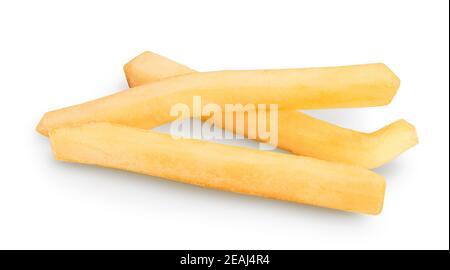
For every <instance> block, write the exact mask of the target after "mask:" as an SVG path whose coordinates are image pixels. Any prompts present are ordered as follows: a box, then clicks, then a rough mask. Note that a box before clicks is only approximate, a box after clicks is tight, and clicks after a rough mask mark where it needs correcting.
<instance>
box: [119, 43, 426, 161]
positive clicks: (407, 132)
mask: <svg viewBox="0 0 450 270" xmlns="http://www.w3.org/2000/svg"><path fill="white" fill-rule="evenodd" d="M124 71H125V74H126V78H127V80H128V82H129V86H130V87H134V86H139V85H142V84H145V83H151V82H154V81H158V80H162V79H166V78H169V77H172V76H178V75H183V74H188V73H193V72H196V71H195V70H193V69H189V68H188V67H186V66H184V65H181V64H178V63H177V62H175V61H172V60H170V59H168V58H166V57H163V56H160V55H158V54H155V53H152V52H144V53H142V54H140V55H139V56H137V57H135V58H134V59H133V60H131V61H130V62H128V63H127V64H126V65H125V66H124ZM236 114H238V112H236ZM222 119H225V117H222ZM267 120H269V118H268V117H267ZM245 123H246V122H245ZM216 124H218V123H216ZM269 125H270V123H269V122H268V123H267V124H266V126H269ZM221 127H225V128H226V129H228V130H232V131H234V132H237V130H236V126H226V124H225V121H223V123H221ZM247 133H248V128H247V127H245V128H244V135H248V134H247ZM256 135H257V136H256V139H257V140H259V141H266V140H265V139H264V138H261V137H260V136H258V134H256ZM417 141H418V140H417V135H416V131H415V128H414V126H413V125H411V124H409V123H408V122H406V121H405V120H399V121H396V122H394V123H392V124H390V125H388V126H386V127H384V128H382V129H380V130H378V131H376V132H373V133H362V132H357V131H353V130H350V129H345V128H341V127H339V126H336V125H332V124H329V123H327V122H325V121H321V120H319V119H315V118H313V117H311V116H308V115H306V114H304V113H301V112H296V111H280V112H279V116H278V147H279V148H282V149H285V150H289V151H291V152H292V153H294V154H298V155H304V156H311V157H315V158H319V159H324V160H330V161H337V162H345V163H350V164H356V165H360V166H363V167H366V168H376V167H378V166H381V165H383V164H385V163H387V162H389V161H391V160H392V159H394V158H395V157H396V156H398V155H399V154H401V153H402V152H404V151H406V150H407V149H409V148H411V147H412V146H414V145H416V144H417Z"/></svg>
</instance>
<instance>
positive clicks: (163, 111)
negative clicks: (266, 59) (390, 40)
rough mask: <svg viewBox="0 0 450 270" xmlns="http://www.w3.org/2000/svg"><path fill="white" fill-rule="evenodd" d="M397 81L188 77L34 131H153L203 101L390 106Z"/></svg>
mask: <svg viewBox="0 0 450 270" xmlns="http://www.w3.org/2000/svg"><path fill="white" fill-rule="evenodd" d="M399 84H400V81H399V79H398V78H397V77H396V76H395V74H394V73H392V72H391V71H390V70H389V68H387V67H386V66H385V65H384V64H368V65H357V66H344V67H328V68H304V69H285V70H247V71H216V72H205V73H190V74H185V75H180V76H176V77H171V78H168V79H165V80H160V81H157V82H154V83H150V84H145V85H142V86H138V87H135V88H132V89H130V90H128V91H122V92H119V93H116V94H114V95H111V96H107V97H103V98H100V99H97V100H94V101H90V102H87V103H83V104H80V105H76V106H72V107H68V108H64V109H60V110H56V111H52V112H49V113H46V114H45V115H44V117H43V118H42V119H41V121H40V123H39V124H38V126H37V130H38V131H39V132H40V133H42V134H44V135H47V134H48V132H49V130H51V129H53V128H58V127H63V126H68V125H69V126H70V125H74V124H81V123H88V122H111V123H117V124H124V125H129V126H134V127H139V128H152V127H155V126H158V125H161V124H164V123H168V122H170V121H172V120H174V118H173V117H171V116H170V109H171V107H172V106H173V105H175V104H177V103H183V104H192V98H193V96H201V97H202V100H203V101H204V102H205V103H215V104H218V105H220V106H224V105H225V104H278V106H279V108H280V109H297V108H304V109H308V108H309V109H313V108H339V107H340V108H343V107H367V106H378V105H385V104H387V103H389V102H390V101H391V99H392V97H393V96H394V95H395V93H396V91H397V89H398V87H399Z"/></svg>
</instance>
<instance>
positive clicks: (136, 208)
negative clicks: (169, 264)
mask: <svg viewBox="0 0 450 270" xmlns="http://www.w3.org/2000/svg"><path fill="white" fill-rule="evenodd" d="M448 20H449V13H448V1H440V0H439V1H380V0H378V1H289V2H288V1H271V2H269V1H229V0H228V1H222V2H218V1H160V2H156V1H129V0H127V1H71V2H70V3H69V2H68V1H44V0H43V1H2V2H0V28H1V31H0V48H1V49H0V86H1V89H2V90H1V128H2V130H1V133H0V136H1V138H0V143H1V150H2V155H1V156H0V162H1V172H0V173H1V175H0V248H94V249H97V248H102V249H103V248H106V249H113V248H125V249H134V248H137V249H141V248H145V249H154V248H158V249H207V248H221V249H329V248H337V249H345V248H352V249H363V248H373V249H378V248H393V249H397V248H406V249H413V248H426V249H428V248H445V249H448V248H449V167H448V162H449V152H448V149H449V148H448V147H449V145H448V144H449V123H448V121H449V119H448V116H449V115H448V113H449V101H448V98H449V76H448V74H449V62H448V59H449V36H448V30H449V29H448ZM144 50H151V51H154V52H156V53H159V54H162V55H164V56H167V57H169V58H171V59H174V60H176V61H178V62H180V63H183V64H186V65H188V66H190V67H192V68H194V69H196V70H200V71H209V70H221V69H261V68H290V67H311V66H333V65H346V64H359V63H371V62H384V63H385V64H387V65H388V66H389V67H390V68H391V69H392V70H393V71H394V72H395V73H396V74H397V75H398V76H399V77H400V78H401V80H402V85H401V87H400V90H399V92H398V94H397V96H396V97H395V99H394V101H393V102H392V103H391V104H390V105H389V106H386V107H379V108H370V109H351V110H322V111H311V112H308V113H310V114H312V115H314V116H317V117H319V118H321V119H325V120H328V121H331V122H333V123H337V124H340V125H342V126H344V127H349V128H354V129H358V130H362V131H371V130H375V129H377V128H379V127H381V126H383V125H384V124H387V123H388V122H391V121H394V120H397V119H400V118H405V119H406V120H408V121H410V122H412V123H413V124H415V125H416V128H417V130H418V134H419V140H420V143H419V145H418V146H416V147H415V148H413V149H411V150H410V151H408V152H407V153H405V154H403V155H402V156H401V157H399V158H398V159H396V160H395V161H394V162H392V163H390V164H388V165H386V166H384V167H382V168H379V169H377V170H376V171H377V172H378V173H380V174H382V175H384V176H385V177H386V178H387V181H388V186H387V193H386V200H385V206H384V210H383V212H382V214H381V215H379V216H365V215H357V214H349V213H342V212H338V211H333V210H326V209H320V208H315V207H309V206H302V205H297V204H292V203H286V202H280V201H273V200H266V199H261V198H256V197H249V196H243V195H237V194H232V193H226V192H221V191H215V190H208V189H202V188H199V187H194V186H189V185H185V184H179V183H175V182H170V181H166V180H161V179H156V178H152V177H147V176H142V175H138V174H133V173H127V172H122V171H118V170H110V169H103V168H97V167H90V166H82V165H76V164H69V163H62V162H57V161H55V160H54V159H53V157H52V154H51V150H50V147H49V143H48V141H47V139H46V138H45V137H43V136H41V135H39V134H38V133H37V132H35V131H34V128H35V125H36V124H37V123H38V121H39V119H40V117H41V116H42V114H43V113H44V112H45V111H47V110H51V109H56V108H59V107H63V106H67V105H72V104H75V103H79V102H83V101H87V100H90V99H93V98H96V97H99V96H102V95H106V94H111V93H113V92H115V91H118V90H120V89H122V88H125V87H126V82H125V79H124V76H123V72H122V66H123V64H124V63H125V62H127V61H128V60H129V59H130V58H132V57H134V56H135V55H137V54H139V53H141V52H142V51H144ZM159 130H167V127H166V128H160V129H159ZM249 144H251V143H249Z"/></svg>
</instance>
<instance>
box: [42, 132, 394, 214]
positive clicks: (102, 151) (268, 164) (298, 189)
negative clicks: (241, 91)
mask: <svg viewBox="0 0 450 270" xmlns="http://www.w3.org/2000/svg"><path fill="white" fill-rule="evenodd" d="M50 141H51V145H52V149H53V153H54V156H55V158H56V159H58V160H64V161H69V162H77V163H84V164H93V165H99V166H104V167H111V168H117V169H123V170H128V171H132V172H138V173H143V174H147V175H152V176H157V177H163V178H167V179H172V180H176V181H180V182H184V183H189V184H194V185H199V186H203V187H209V188H216V189H221V190H225V191H232V192H238V193H243V194H248V195H256V196H262V197H268V198H274V199H280V200H286V201H292V202H297V203H304V204H310V205H316V206H321V207H327V208H334V209H339V210H344V211H352V212H359V213H366V214H378V213H380V211H381V210H382V206H383V199H384V191H385V180H384V178H383V177H382V176H379V175H377V174H375V173H374V172H371V171H369V170H367V169H364V168H362V167H358V166H353V165H347V164H341V163H333V162H328V161H322V160H317V159H313V158H308V157H300V156H294V155H288V154H280V153H272V152H265V151H258V150H253V149H246V148H240V147H234V146H227V145H221V144H216V143H211V142H207V141H201V140H191V139H173V138H172V137H171V136H170V135H166V134H160V133H156V132H152V131H146V130H142V129H137V128H131V127H124V126H120V125H115V124H109V123H91V124H84V125H81V126H74V127H65V128H59V129H54V130H52V131H50Z"/></svg>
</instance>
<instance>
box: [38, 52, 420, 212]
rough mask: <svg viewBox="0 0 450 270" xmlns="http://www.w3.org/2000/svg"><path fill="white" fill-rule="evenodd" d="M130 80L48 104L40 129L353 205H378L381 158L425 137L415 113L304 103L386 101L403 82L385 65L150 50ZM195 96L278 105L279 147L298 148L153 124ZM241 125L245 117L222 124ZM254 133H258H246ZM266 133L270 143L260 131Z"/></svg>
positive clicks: (190, 169)
mask: <svg viewBox="0 0 450 270" xmlns="http://www.w3.org/2000/svg"><path fill="white" fill-rule="evenodd" d="M124 70H125V75H126V78H127V81H128V84H129V87H130V88H129V89H127V90H124V91H121V92H118V93H116V94H113V95H110V96H106V97H102V98H99V99H96V100H93V101H89V102H86V103H83V104H79V105H75V106H71V107H67V108H63V109H59V110H55V111H50V112H47V113H46V114H45V115H44V116H43V117H42V119H41V121H40V123H39V124H38V126H37V130H38V131H39V132H40V133H41V134H43V135H45V136H48V137H49V138H50V141H51V146H52V149H53V153H54V156H55V158H56V159H58V160H64V161H69V162H77V163H84V164H94V165H99V166H104V167H111V168H118V169H123V170H128V171H133V172H138V173H143V174H148V175H152V176H157V177H163V178H167V179H172V180H176V181H180V182H185V183H189V184H194V185H199V186H204V187H210V188H216V189H221V190H226V191H232V192H238V193H243V194H248V195H256V196H262V197H267V198H274V199H280V200H286V201H291V202H297V203H304V204H310V205H315V206H320V207H327V208H333V209H338V210H344V211H351V212H358V213H366V214H378V213H380V212H381V210H382V208H383V200H384V193H385V186H386V182H385V179H384V178H383V177H382V176H380V175H378V174H376V173H374V172H372V171H371V170H370V169H372V168H376V167H379V166H381V165H383V164H386V163H387V162H389V161H391V160H392V159H394V158H395V157H397V156H398V155H399V154H401V153H402V152H404V151H406V150H407V149H409V148H410V147H412V146H414V145H415V144H417V142H418V139H417V135H416V131H415V128H414V126H413V125H411V124H409V123H408V122H406V121H405V120H399V121H396V122H394V123H391V124H389V125H387V126H385V127H383V128H381V129H380V130H378V131H375V132H373V133H362V132H358V131H354V130H350V129H345V128H341V127H338V126H336V125H333V124H330V123H327V122H324V121H322V120H319V119H315V118H313V117H311V116H308V115H306V114H303V113H301V112H299V111H296V110H298V109H319V108H349V107H370V106H381V105H386V104H388V103H390V101H391V100H392V98H393V97H394V95H395V93H396V92H397V89H398V88H399V85H400V81H399V79H398V78H397V76H396V75H395V74H394V73H393V72H392V71H391V70H390V69H389V68H388V67H387V66H386V65H384V64H365V65H355V66H342V67H326V68H304V69H286V70H254V71H248V70H247V71H215V72H196V71H195V70H193V69H190V68H188V67H186V66H184V65H181V64H179V63H176V62H174V61H172V60H170V59H167V58H165V57H162V56H160V55H157V54H154V53H151V52H144V53H142V54H140V55H139V56H137V57H136V58H134V59H132V60H131V61H130V62H128V63H127V64H126V65H125V66H124ZM193 96H201V97H202V99H203V100H206V101H207V102H211V103H215V104H219V105H220V106H224V105H225V104H228V103H236V102H238V103H241V104H277V105H278V107H279V109H280V112H279V114H278V145H277V146H278V147H279V148H281V149H285V150H288V151H289V152H291V153H292V154H281V153H274V152H269V151H260V150H256V149H247V148H241V147H235V146H227V145H223V144H216V143H213V142H208V141H203V140H194V139H188V138H182V139H174V138H173V137H171V136H170V135H168V134H161V133H158V132H154V131H150V130H149V129H150V128H154V127H157V126H159V125H162V124H166V123H169V122H171V121H173V120H174V117H173V116H172V115H171V114H170V108H171V107H172V106H173V105H174V104H177V103H186V104H189V102H190V101H191V100H192V97H193ZM215 124H217V125H221V128H224V129H227V130H230V131H232V132H235V133H236V132H238V131H237V130H236V129H235V126H227V124H226V123H222V124H221V123H215ZM245 130H247V129H244V134H242V135H244V136H246V135H248V134H245ZM256 140H258V141H262V142H264V138H262V136H258V134H256Z"/></svg>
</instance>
